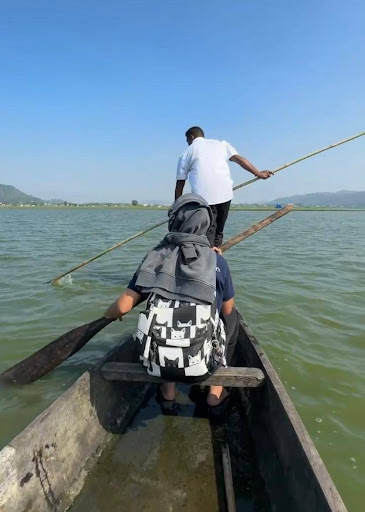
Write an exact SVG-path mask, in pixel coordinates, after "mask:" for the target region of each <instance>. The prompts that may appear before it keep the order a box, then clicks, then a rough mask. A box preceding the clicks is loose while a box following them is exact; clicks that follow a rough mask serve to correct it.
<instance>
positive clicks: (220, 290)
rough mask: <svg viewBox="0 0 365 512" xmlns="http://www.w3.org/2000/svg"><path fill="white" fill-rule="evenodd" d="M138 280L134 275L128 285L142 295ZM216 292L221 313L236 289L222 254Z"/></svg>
mask: <svg viewBox="0 0 365 512" xmlns="http://www.w3.org/2000/svg"><path fill="white" fill-rule="evenodd" d="M136 280H137V276H136V274H134V276H133V277H132V279H131V281H130V283H129V285H128V288H129V289H130V290H133V291H134V292H136V293H139V294H140V295H142V294H141V289H140V287H139V286H136ZM216 290H217V296H216V297H217V310H218V311H219V313H220V312H221V309H222V304H223V302H225V301H227V300H230V299H232V298H233V297H234V288H233V283H232V277H231V272H230V270H229V267H228V263H227V262H226V260H225V259H224V258H223V256H221V255H220V254H217V266H216Z"/></svg>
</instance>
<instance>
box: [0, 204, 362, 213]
mask: <svg viewBox="0 0 365 512" xmlns="http://www.w3.org/2000/svg"><path fill="white" fill-rule="evenodd" d="M284 206H286V204H284V203H283V204H281V205H280V208H281V207H284ZM169 208H170V207H169V206H168V205H142V204H138V205H135V206H133V205H131V204H69V203H68V204H0V209H10V210H11V209H13V210H17V209H23V210H24V209H28V210H30V209H47V210H57V209H59V210H86V209H98V210H115V209H119V210H168V209H169ZM278 209H279V208H278V207H275V206H273V205H240V204H237V205H235V204H233V205H232V206H231V208H230V211H231V212H232V211H233V212H234V211H259V212H260V211H276V210H278ZM293 209H294V210H296V211H303V212H306V211H312V212H324V211H327V212H359V211H360V212H361V211H365V208H357V207H347V206H346V207H345V206H332V207H331V206H295V205H294V208H293Z"/></svg>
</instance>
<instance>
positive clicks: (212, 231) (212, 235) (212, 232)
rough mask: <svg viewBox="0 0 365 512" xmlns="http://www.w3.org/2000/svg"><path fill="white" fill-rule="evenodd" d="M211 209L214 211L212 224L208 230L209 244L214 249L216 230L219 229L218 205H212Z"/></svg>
mask: <svg viewBox="0 0 365 512" xmlns="http://www.w3.org/2000/svg"><path fill="white" fill-rule="evenodd" d="M209 206H210V209H211V210H212V217H213V218H212V223H211V225H210V228H209V229H208V232H207V238H208V240H209V243H210V245H211V247H213V245H214V239H215V232H216V229H217V214H218V212H217V205H216V204H210V205H209Z"/></svg>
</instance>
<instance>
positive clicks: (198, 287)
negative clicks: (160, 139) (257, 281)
mask: <svg viewBox="0 0 365 512" xmlns="http://www.w3.org/2000/svg"><path fill="white" fill-rule="evenodd" d="M211 221H212V213H211V210H210V207H209V205H208V203H207V202H206V201H205V200H204V199H203V198H202V197H200V196H198V195H196V194H185V195H183V196H181V197H180V198H178V199H177V200H176V201H175V203H174V205H173V206H172V208H171V210H170V211H169V225H168V227H169V233H168V234H167V235H166V236H165V238H164V239H163V240H162V241H161V242H160V243H159V244H158V245H157V246H156V247H155V248H154V249H153V250H152V251H150V252H149V253H148V254H147V255H146V256H145V258H144V260H143V261H142V263H141V265H140V266H139V268H138V269H137V271H136V273H135V275H134V276H133V278H132V280H131V281H130V283H129V285H128V287H127V289H126V291H125V292H124V293H123V295H121V296H120V297H119V298H118V299H117V300H116V301H115V302H114V303H113V304H111V305H110V306H109V308H108V309H107V311H106V312H105V314H104V316H105V317H106V318H112V319H117V318H118V319H120V320H121V319H122V318H123V316H124V315H125V314H127V313H128V312H129V311H130V310H131V309H132V308H134V307H135V306H136V305H137V304H139V303H141V302H142V301H144V300H146V299H147V307H146V311H143V312H142V313H140V317H139V322H138V329H137V332H136V335H135V338H136V342H137V341H139V343H140V354H141V356H140V359H141V361H142V363H143V364H144V366H145V367H146V369H147V372H148V373H150V374H151V375H156V376H159V377H162V378H164V379H166V380H167V381H169V382H166V383H164V384H162V385H161V386H160V388H159V394H158V398H159V401H160V403H161V405H165V406H168V405H169V404H170V405H171V406H173V405H174V403H175V389H176V384H175V380H177V381H186V382H201V381H202V380H204V378H206V377H207V376H209V374H211V373H212V372H213V371H214V370H215V369H216V368H217V367H218V366H219V365H220V364H223V365H225V364H226V363H227V364H228V365H229V364H230V362H231V359H232V356H233V352H234V347H235V343H236V340H237V333H238V328H236V326H237V325H238V323H237V321H238V315H237V312H236V310H235V308H234V298H233V297H234V289H233V284H232V279H231V274H230V271H229V267H228V264H227V262H226V260H225V259H224V258H223V256H222V255H221V254H219V253H217V252H215V251H213V250H212V249H211V248H210V244H209V241H208V239H207V237H206V233H207V231H208V229H209V227H210V224H211ZM222 317H223V319H224V320H225V322H226V324H227V325H228V326H229V331H231V334H232V335H231V336H230V339H228V340H226V333H225V328H224V325H223V322H222V319H221V318H222ZM227 396H228V392H227V391H226V390H225V389H224V388H223V387H222V386H211V387H210V388H209V393H208V397H207V402H208V405H210V406H213V407H214V406H217V405H219V404H221V403H222V402H223V400H224V399H225V398H226V397H227Z"/></svg>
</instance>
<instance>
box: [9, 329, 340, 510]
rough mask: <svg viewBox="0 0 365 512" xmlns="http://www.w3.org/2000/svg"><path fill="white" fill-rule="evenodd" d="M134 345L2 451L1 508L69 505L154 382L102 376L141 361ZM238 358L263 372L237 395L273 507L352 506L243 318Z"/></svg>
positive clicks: (128, 342) (126, 345)
mask: <svg viewBox="0 0 365 512" xmlns="http://www.w3.org/2000/svg"><path fill="white" fill-rule="evenodd" d="M135 347H136V345H135V344H134V342H133V339H132V338H131V337H128V338H126V339H125V340H123V342H121V343H120V344H119V345H118V346H117V347H115V348H114V349H113V350H112V351H111V352H110V353H109V354H108V355H107V356H106V357H105V358H104V359H103V360H102V361H101V362H100V364H99V365H97V366H95V367H93V368H92V369H91V370H89V371H88V372H86V373H84V374H83V375H82V376H81V377H80V378H79V379H78V380H77V381H76V382H75V383H74V384H73V385H72V386H71V387H70V389H69V390H68V391H66V392H65V393H64V394H63V395H62V396H60V397H59V398H58V399H57V400H56V401H55V402H54V403H53V404H52V405H51V406H50V407H49V408H48V409H46V410H45V411H44V412H43V413H42V414H40V415H39V416H38V418H36V419H35V420H34V421H33V422H32V423H31V424H30V425H29V426H28V427H27V428H26V429H25V430H24V431H23V432H22V433H21V434H19V435H18V436H17V437H16V438H15V439H14V440H13V441H12V442H10V443H9V445H7V446H6V447H5V448H4V449H3V450H2V451H1V452H0V511H1V512H35V511H38V512H39V511H41V512H42V511H44V512H46V511H47V512H49V511H50V510H51V511H57V512H63V511H65V510H67V509H68V508H69V507H70V505H71V504H72V502H73V500H74V498H75V497H76V496H77V495H78V494H79V492H80V491H81V489H82V487H83V483H84V480H85V477H86V475H87V474H88V472H90V471H91V470H92V468H93V467H94V465H95V464H96V462H97V460H98V457H99V456H100V454H101V453H102V451H103V448H104V447H105V445H106V443H107V442H108V441H109V440H110V439H111V438H112V437H113V435H114V434H120V433H121V432H123V430H125V428H126V427H127V425H128V423H129V421H130V420H131V418H132V417H133V415H134V414H135V413H136V411H137V410H138V409H139V407H140V406H141V404H142V403H143V401H144V400H145V398H146V395H148V393H149V391H150V390H151V389H152V387H153V385H151V384H147V383H139V382H138V383H128V382H115V381H106V380H104V379H103V378H102V377H101V374H100V368H101V366H102V365H103V364H104V363H105V362H112V361H125V362H134V361H136V358H137V354H136V353H135ZM234 363H235V364H236V365H237V366H252V367H255V368H260V369H261V370H262V371H263V372H264V375H265V382H264V385H263V386H261V387H260V388H252V389H240V390H239V391H237V393H235V394H234V396H236V397H238V398H236V399H238V400H239V401H240V404H239V406H240V407H242V408H244V409H245V411H246V414H247V417H248V424H249V426H250V433H251V437H252V440H253V443H254V451H255V455H256V459H257V464H258V467H259V470H260V473H261V476H262V479H263V481H264V484H265V489H266V492H267V496H268V499H269V502H270V509H271V510H272V511H285V512H291V511H293V512H294V511H295V512H314V511H315V512H346V508H345V505H344V504H343V502H342V500H341V497H340V496H339V494H338V492H337V490H336V488H335V486H334V484H333V482H332V480H331V478H330V476H329V474H328V472H327V470H326V468H325V466H324V464H323V462H322V460H321V458H320V456H319V454H318V452H317V450H316V448H315V447H314V444H313V442H312V440H311V439H310V437H309V434H308V432H307V431H306V429H305V427H304V425H303V423H302V421H301V419H300V417H299V415H298V413H297V412H296V410H295V408H294V405H293V403H292V402H291V400H290V398H289V396H288V394H287V393H286V391H285V389H284V386H283V384H282V383H281V381H280V379H279V377H278V376H277V374H276V372H275V370H274V369H273V367H272V365H271V363H270V361H269V360H268V358H267V356H266V355H265V353H264V352H263V350H262V348H261V347H260V345H259V344H258V342H257V340H256V338H255V337H254V336H253V334H252V332H251V331H250V329H249V328H248V326H247V324H246V323H245V322H244V321H243V320H242V321H241V324H240V333H239V342H238V346H237V355H236V360H235V362H234Z"/></svg>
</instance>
